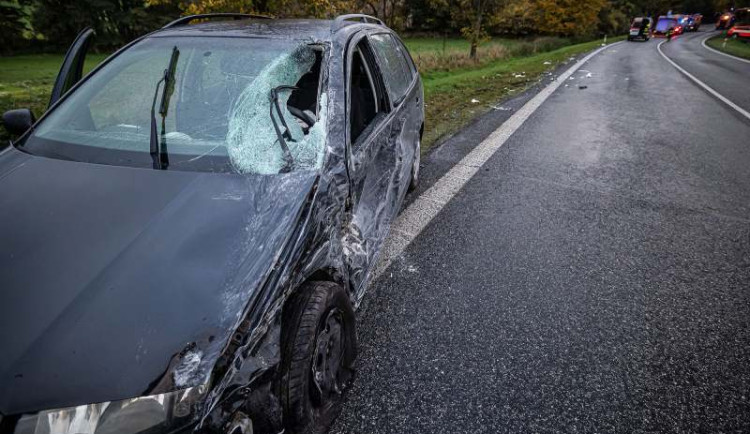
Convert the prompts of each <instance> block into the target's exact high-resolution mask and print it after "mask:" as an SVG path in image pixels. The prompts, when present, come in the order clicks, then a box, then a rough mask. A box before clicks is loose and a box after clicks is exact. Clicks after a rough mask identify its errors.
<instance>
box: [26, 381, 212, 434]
mask: <svg viewBox="0 0 750 434" xmlns="http://www.w3.org/2000/svg"><path fill="white" fill-rule="evenodd" d="M207 390H208V387H207V386H205V385H201V386H196V387H191V388H188V389H182V390H178V391H175V392H169V393H162V394H159V395H150V396H141V397H138V398H131V399H124V400H122V401H111V402H102V403H99V404H91V405H79V406H77V407H69V408H63V409H59V410H45V411H40V412H39V413H36V414H30V415H24V416H22V417H21V419H20V420H19V421H18V423H17V425H16V429H15V431H14V434H115V433H120V434H136V433H141V432H149V433H153V432H162V431H163V432H172V431H174V430H177V429H180V428H183V427H185V426H189V425H190V424H191V423H193V422H194V421H195V419H196V416H197V411H196V410H197V407H198V405H199V404H200V403H201V402H203V398H204V397H205V394H206V391H207Z"/></svg>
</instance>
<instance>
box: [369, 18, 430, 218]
mask: <svg viewBox="0 0 750 434" xmlns="http://www.w3.org/2000/svg"><path fill="white" fill-rule="evenodd" d="M370 41H371V43H372V46H373V49H374V51H375V54H376V55H377V59H378V63H379V64H380V65H381V70H382V71H383V78H384V79H385V83H386V87H387V89H388V95H389V97H390V100H391V101H392V103H393V117H394V119H393V121H392V123H391V127H392V128H393V134H392V137H393V140H394V142H393V146H394V147H395V148H396V149H397V152H398V154H399V161H400V162H401V163H402V164H401V166H400V168H399V169H400V170H401V172H400V175H399V177H398V179H396V185H395V186H394V187H395V188H396V189H398V191H399V195H403V194H405V193H406V190H407V188H408V185H409V181H410V177H411V167H412V163H414V162H415V161H417V160H416V157H417V155H418V153H419V140H420V136H421V129H422V124H423V122H424V109H423V101H422V87H421V82H420V80H419V77H418V74H417V68H416V67H415V66H414V63H413V62H412V60H411V57H410V56H409V53H408V52H407V51H406V48H405V47H404V45H403V44H402V43H401V41H400V40H399V39H398V37H396V36H395V35H393V34H392V33H389V32H381V33H374V34H372V35H371V36H370ZM397 212H398V209H394V210H393V213H394V215H393V217H395V214H396V213H397Z"/></svg>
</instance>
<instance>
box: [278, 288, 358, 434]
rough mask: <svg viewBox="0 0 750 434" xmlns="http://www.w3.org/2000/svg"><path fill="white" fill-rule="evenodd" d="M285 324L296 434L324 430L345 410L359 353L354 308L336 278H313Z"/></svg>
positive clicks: (289, 407)
mask: <svg viewBox="0 0 750 434" xmlns="http://www.w3.org/2000/svg"><path fill="white" fill-rule="evenodd" d="M289 304H290V305H289V306H288V312H285V315H284V326H283V328H282V336H281V339H282V354H281V377H280V378H281V381H280V383H281V384H280V396H281V400H282V407H283V409H284V425H285V426H286V429H287V432H290V433H294V434H318V433H324V432H326V431H327V430H328V428H329V427H330V426H331V424H332V423H333V421H334V419H335V418H336V416H337V415H338V413H339V411H340V410H341V397H342V393H343V390H344V389H345V388H346V386H347V385H348V383H349V381H350V380H351V378H352V373H353V365H354V360H355V358H356V357H357V336H356V332H355V319H354V310H353V309H352V305H351V302H350V301H349V296H348V295H347V293H346V291H345V290H344V289H343V288H342V287H341V286H339V285H336V284H334V283H331V282H311V283H308V284H305V285H304V286H303V287H302V288H300V290H299V291H298V293H297V295H296V296H295V297H294V299H292V300H290V302H289Z"/></svg>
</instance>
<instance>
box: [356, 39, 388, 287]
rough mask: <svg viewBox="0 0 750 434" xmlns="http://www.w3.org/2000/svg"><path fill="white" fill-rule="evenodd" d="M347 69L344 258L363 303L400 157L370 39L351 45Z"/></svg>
mask: <svg viewBox="0 0 750 434" xmlns="http://www.w3.org/2000/svg"><path fill="white" fill-rule="evenodd" d="M346 69H347V74H346V76H347V90H348V92H347V147H348V148H347V149H348V155H349V158H348V161H347V165H348V171H349V183H350V198H349V202H350V203H349V206H348V215H347V224H346V229H345V232H346V235H345V236H346V240H345V243H344V245H345V251H344V253H345V256H346V260H347V265H348V268H349V274H350V276H349V278H350V281H351V283H352V286H353V288H355V290H356V292H357V297H358V298H359V297H361V295H362V293H363V288H364V285H363V283H364V282H365V281H366V280H367V272H368V270H369V269H370V268H371V267H372V265H374V264H373V262H374V261H375V259H376V254H377V251H378V249H379V248H380V245H381V244H382V242H383V238H384V237H385V235H386V234H387V231H388V227H387V225H388V223H389V222H390V218H391V215H392V213H393V209H392V208H393V204H394V203H395V200H396V196H395V195H394V193H395V192H394V191H393V189H392V186H393V181H394V179H395V178H396V177H397V170H398V169H397V166H398V158H399V155H398V154H399V152H398V150H397V149H396V148H395V147H394V146H393V144H394V142H395V140H394V138H393V136H392V133H393V130H392V126H391V119H392V116H391V106H390V102H389V101H388V98H387V93H386V91H385V84H384V83H383V81H382V77H381V75H380V72H379V70H378V65H377V63H376V61H375V55H374V53H373V51H372V48H371V46H370V44H369V42H368V40H367V37H366V35H364V34H360V35H359V36H355V37H354V39H353V40H352V41H351V43H350V44H349V49H348V50H347V68H346Z"/></svg>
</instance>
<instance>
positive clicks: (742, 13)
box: [727, 8, 750, 41]
mask: <svg viewBox="0 0 750 434" xmlns="http://www.w3.org/2000/svg"><path fill="white" fill-rule="evenodd" d="M734 16H735V22H734V25H733V26H732V27H731V28H730V29H729V30H727V37H728V38H733V39H741V40H744V41H750V8H743V9H738V10H737V11H735V14H734Z"/></svg>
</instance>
